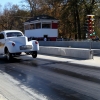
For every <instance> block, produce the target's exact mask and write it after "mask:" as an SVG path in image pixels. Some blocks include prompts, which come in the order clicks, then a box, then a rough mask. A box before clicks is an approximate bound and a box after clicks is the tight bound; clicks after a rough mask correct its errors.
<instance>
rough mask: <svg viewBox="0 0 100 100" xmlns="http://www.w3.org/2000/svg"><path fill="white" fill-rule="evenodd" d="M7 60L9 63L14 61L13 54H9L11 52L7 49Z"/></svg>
mask: <svg viewBox="0 0 100 100" xmlns="http://www.w3.org/2000/svg"><path fill="white" fill-rule="evenodd" d="M6 59H7V60H8V61H11V60H12V54H11V53H10V52H9V50H8V49H7V52H6Z"/></svg>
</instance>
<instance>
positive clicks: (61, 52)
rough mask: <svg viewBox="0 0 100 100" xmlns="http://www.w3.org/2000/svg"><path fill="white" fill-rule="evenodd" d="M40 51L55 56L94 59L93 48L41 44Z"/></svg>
mask: <svg viewBox="0 0 100 100" xmlns="http://www.w3.org/2000/svg"><path fill="white" fill-rule="evenodd" d="M39 53H41V54H50V55H55V56H65V57H74V58H82V59H93V50H90V49H80V48H64V47H62V48H61V47H50V46H49V47H47V46H40V50H39Z"/></svg>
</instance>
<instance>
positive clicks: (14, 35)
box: [6, 32, 23, 37]
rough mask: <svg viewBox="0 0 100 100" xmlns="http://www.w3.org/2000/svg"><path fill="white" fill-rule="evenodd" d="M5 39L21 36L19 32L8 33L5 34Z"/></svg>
mask: <svg viewBox="0 0 100 100" xmlns="http://www.w3.org/2000/svg"><path fill="white" fill-rule="evenodd" d="M6 35H7V37H19V36H23V35H22V33H20V32H9V33H6Z"/></svg>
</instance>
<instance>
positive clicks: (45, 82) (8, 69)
mask: <svg viewBox="0 0 100 100" xmlns="http://www.w3.org/2000/svg"><path fill="white" fill-rule="evenodd" d="M52 64H54V65H55V67H56V66H57V64H59V63H58V62H55V61H48V60H43V59H38V58H36V59H33V58H31V57H30V56H22V57H20V58H14V59H13V60H12V62H10V63H9V62H7V61H6V60H5V59H3V58H0V81H1V84H0V93H1V94H3V95H4V96H5V97H7V98H8V99H9V100H95V99H93V98H92V97H89V96H86V95H84V94H82V93H80V92H78V91H77V92H76V91H73V90H72V88H70V86H71V84H73V85H74V83H72V81H74V80H76V79H75V77H71V76H70V75H65V74H61V73H58V72H57V71H56V72H55V71H52V70H49V69H48V68H46V66H47V65H49V66H51V67H52ZM62 65H63V64H62ZM68 66H69V65H68ZM55 69H56V68H55ZM68 80H69V81H68ZM71 80H72V81H71ZM6 81H7V82H6ZM77 81H79V82H80V80H78V79H77ZM77 81H76V82H77ZM11 86H13V89H12V88H11ZM68 86H69V87H68ZM79 88H80V87H79ZM19 91H20V92H19ZM5 92H6V93H5ZM7 92H9V93H7ZM16 94H17V95H16ZM16 98H17V99H16Z"/></svg>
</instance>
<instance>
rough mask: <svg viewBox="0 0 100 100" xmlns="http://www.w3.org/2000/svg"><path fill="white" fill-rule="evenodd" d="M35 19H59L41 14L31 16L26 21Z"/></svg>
mask: <svg viewBox="0 0 100 100" xmlns="http://www.w3.org/2000/svg"><path fill="white" fill-rule="evenodd" d="M35 20H57V19H55V18H54V17H51V16H48V15H39V16H35V17H33V18H30V19H29V20H27V21H26V22H31V21H35Z"/></svg>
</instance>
